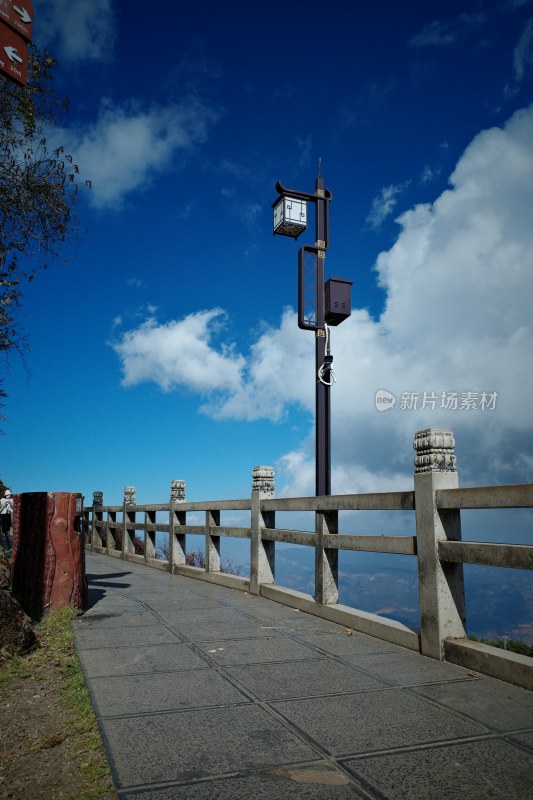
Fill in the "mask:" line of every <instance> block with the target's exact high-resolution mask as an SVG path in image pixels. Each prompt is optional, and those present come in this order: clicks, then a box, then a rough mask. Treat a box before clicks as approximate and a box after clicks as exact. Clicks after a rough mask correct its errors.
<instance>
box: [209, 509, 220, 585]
mask: <svg viewBox="0 0 533 800" xmlns="http://www.w3.org/2000/svg"><path fill="white" fill-rule="evenodd" d="M219 525H220V511H206V512H205V571H206V572H220V536H217V534H216V529H217V527H218V526H219Z"/></svg>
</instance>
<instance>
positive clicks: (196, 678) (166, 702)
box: [91, 669, 250, 717]
mask: <svg viewBox="0 0 533 800" xmlns="http://www.w3.org/2000/svg"><path fill="white" fill-rule="evenodd" d="M91 686H92V691H93V699H94V702H95V706H96V714H97V716H100V717H112V716H118V715H122V714H145V713H149V712H157V711H171V710H175V711H179V710H181V709H184V708H193V707H200V706H218V705H226V704H227V705H229V704H231V703H248V702H250V701H249V699H248V698H247V697H246V696H245V695H244V694H242V692H240V691H239V690H238V689H236V688H235V687H234V686H232V684H231V683H229V681H227V680H225V679H224V678H223V677H221V676H220V675H219V674H218V673H217V672H215V671H214V670H213V669H208V670H205V669H201V670H190V671H188V672H159V673H154V674H153V675H148V676H147V675H146V674H144V675H127V676H120V677H119V676H117V677H105V678H93V679H92V681H91Z"/></svg>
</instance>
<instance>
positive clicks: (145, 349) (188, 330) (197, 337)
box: [113, 309, 244, 393]
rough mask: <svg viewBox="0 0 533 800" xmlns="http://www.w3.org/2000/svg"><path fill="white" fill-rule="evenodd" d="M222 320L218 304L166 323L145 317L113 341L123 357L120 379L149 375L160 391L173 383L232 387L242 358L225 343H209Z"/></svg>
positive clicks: (134, 380)
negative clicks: (212, 307) (217, 344)
mask: <svg viewBox="0 0 533 800" xmlns="http://www.w3.org/2000/svg"><path fill="white" fill-rule="evenodd" d="M223 321H224V313H223V312H222V311H221V310H220V309H211V310H209V311H199V312H197V313H195V314H190V315H189V316H187V317H185V318H184V319H182V320H180V321H171V322H168V323H166V324H159V323H158V322H157V321H156V320H155V318H154V317H149V318H148V319H147V320H146V321H145V322H144V323H143V324H142V325H140V326H139V327H138V328H136V329H134V330H131V331H127V332H126V333H124V334H123V335H122V338H121V339H120V341H118V342H116V343H114V344H113V349H114V350H115V352H116V353H117V354H118V356H119V357H120V359H121V362H122V371H123V379H122V385H123V386H134V385H135V384H138V383H143V382H145V381H153V382H154V383H156V384H158V386H160V387H161V389H163V391H170V390H171V389H175V388H177V387H178V386H186V387H187V388H189V389H191V390H192V391H195V392H200V393H203V392H211V391H219V390H225V391H231V389H232V387H233V386H234V385H236V384H239V383H240V382H241V375H240V374H241V371H242V369H243V367H244V359H243V358H242V356H239V355H238V354H235V353H234V352H233V349H232V348H231V347H228V346H227V345H221V346H219V347H218V348H217V346H216V345H214V344H213V339H214V336H215V334H216V333H217V332H218V331H219V330H220V327H221V325H222V323H223Z"/></svg>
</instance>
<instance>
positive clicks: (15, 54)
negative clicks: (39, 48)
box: [0, 0, 28, 86]
mask: <svg viewBox="0 0 533 800" xmlns="http://www.w3.org/2000/svg"><path fill="white" fill-rule="evenodd" d="M0 2H1V0H0ZM0 72H3V73H4V74H5V75H7V76H8V78H11V80H13V81H15V83H18V84H20V85H21V86H26V84H27V82H28V48H27V47H26V42H25V41H24V39H21V37H20V36H17V34H16V33H15V31H12V30H11V29H10V28H8V27H7V25H2V24H1V23H0Z"/></svg>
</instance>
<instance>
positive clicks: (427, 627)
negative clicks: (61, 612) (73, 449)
mask: <svg viewBox="0 0 533 800" xmlns="http://www.w3.org/2000/svg"><path fill="white" fill-rule="evenodd" d="M454 447H455V441H454V437H453V434H452V432H451V431H447V430H435V429H428V430H425V431H420V432H419V433H417V434H416V436H415V439H414V448H415V451H416V457H415V474H414V490H413V491H407V492H380V493H375V494H349V495H331V496H323V497H297V498H275V497H274V470H273V469H272V468H271V467H256V468H255V469H254V470H253V473H252V474H253V482H252V492H251V498H250V499H244V500H218V501H215V500H208V501H203V502H193V503H190V502H186V499H185V482H184V481H172V484H171V496H170V502H169V503H166V504H159V505H145V504H144V505H143V504H141V505H138V504H137V503H136V492H135V489H134V488H133V487H126V489H125V490H124V502H123V504H122V505H120V506H104V505H103V495H102V492H95V493H94V497H93V505H92V506H90V507H88V508H86V509H85V512H84V513H85V530H86V533H87V541H88V545H87V547H88V549H89V550H92V551H93V552H97V553H106V554H107V555H110V556H116V557H120V558H122V559H125V560H129V561H135V562H138V563H144V564H146V565H148V566H152V567H156V568H158V569H163V570H167V571H169V572H171V573H173V574H177V575H187V576H192V577H195V578H200V579H202V580H207V581H210V582H212V583H218V584H221V585H223V586H227V587H231V588H234V589H241V590H245V591H249V592H251V593H253V594H261V595H262V596H264V597H268V598H270V599H272V600H275V601H277V602H280V603H284V604H285V605H288V606H291V607H293V608H298V609H300V610H303V611H306V612H309V613H311V614H314V615H316V616H320V617H323V618H325V619H328V620H331V621H333V622H338V623H340V624H342V625H346V626H347V627H349V628H351V629H354V630H357V631H361V632H364V633H367V634H370V635H372V636H376V637H378V638H380V639H384V640H386V641H389V642H393V643H395V644H399V645H402V646H404V647H408V648H410V649H413V650H418V651H420V652H421V653H422V654H423V655H426V656H429V657H431V658H435V659H440V660H443V659H446V660H448V661H452V662H454V663H457V664H461V665H462V666H465V667H468V668H470V669H474V670H477V671H480V672H484V673H486V674H490V675H494V676H495V677H499V678H502V679H504V680H507V681H510V682H512V683H516V684H518V685H521V686H526V687H528V688H533V660H532V659H530V658H528V657H526V656H520V655H516V654H514V653H510V652H507V651H501V650H497V649H496V648H493V647H490V646H487V645H484V644H481V643H478V642H473V641H469V640H468V639H467V638H466V610H465V591H464V579H463V564H464V563H469V564H484V565H489V566H498V567H515V568H519V569H533V546H530V545H512V544H489V543H482V542H467V541H463V540H462V538H461V517H460V513H461V509H467V508H468V509H474V508H475V509H487V508H530V507H532V506H533V484H515V485H500V486H485V487H476V488H469V489H461V488H459V483H458V475H457V470H456V465H455V454H454ZM356 510H361V511H363V510H364V511H415V514H416V535H411V536H381V535H380V536H372V535H353V534H344V533H342V532H339V525H338V517H339V512H340V511H356ZM227 511H241V512H243V511H244V512H249V513H250V526H249V527H229V526H224V525H221V524H220V521H221V512H227ZM304 511H307V512H309V511H311V512H314V513H315V530H314V531H301V530H287V529H281V528H276V525H275V519H276V512H304ZM198 512H202V513H203V514H205V524H204V525H189V524H187V514H190V513H195V514H196V513H198ZM140 515H143V518H142V520H141V519H139V517H140ZM158 515H159V520H158V518H157V517H158ZM161 515H164V519H165V521H164V522H163V521H161V519H160V518H161ZM157 533H160V534H164V535H166V537H168V538H167V539H166V541H167V542H168V545H167V548H166V552H168V559H167V560H163V559H161V558H158V557H157V556H156V534H157ZM191 534H196V535H198V534H200V535H202V536H203V537H205V569H199V568H198V567H192V566H188V565H187V564H186V546H185V545H186V537H187V535H191ZM139 537H140V538H141V541H142V545H143V546H142V547H141V550H142V551H143V553H142V555H141V554H137V553H136V552H135V543H136V539H137V538H139ZM221 537H236V538H241V539H248V540H249V541H250V574H249V576H248V577H241V576H237V575H229V574H226V573H224V572H222V571H221V561H220V543H221ZM276 542H286V543H290V544H293V545H304V546H307V547H313V548H314V549H315V592H314V597H311V596H310V595H306V594H303V593H301V592H296V591H294V590H291V589H288V588H284V587H281V586H278V585H277V584H276V582H275V577H276V570H275V545H276ZM118 545H120V546H118ZM339 550H352V551H354V550H358V551H365V552H373V553H396V554H403V555H411V556H414V557H416V558H417V563H418V584H419V604H420V633H417V632H415V631H413V630H411V629H409V628H408V627H407V626H405V625H403V624H402V623H400V622H397V621H395V620H392V619H387V618H386V617H382V616H378V615H376V614H370V613H366V612H364V611H360V610H356V609H353V608H350V607H347V606H344V605H341V604H339V589H338V586H339V571H338V554H339Z"/></svg>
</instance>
